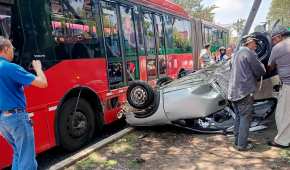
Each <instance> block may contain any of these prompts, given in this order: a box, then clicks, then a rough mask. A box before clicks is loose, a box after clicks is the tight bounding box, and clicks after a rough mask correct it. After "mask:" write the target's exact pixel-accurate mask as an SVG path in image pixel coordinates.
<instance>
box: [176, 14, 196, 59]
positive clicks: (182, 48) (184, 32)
mask: <svg viewBox="0 0 290 170" xmlns="http://www.w3.org/2000/svg"><path fill="white" fill-rule="evenodd" d="M173 44H174V53H177V54H178V53H191V52H192V48H191V27H190V22H189V21H187V20H183V19H179V18H174V22H173Z"/></svg>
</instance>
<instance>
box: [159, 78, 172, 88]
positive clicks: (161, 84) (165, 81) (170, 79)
mask: <svg viewBox="0 0 290 170" xmlns="http://www.w3.org/2000/svg"><path fill="white" fill-rule="evenodd" d="M172 81H173V79H172V78H171V77H162V78H160V79H158V80H157V82H156V85H157V86H159V87H161V86H164V85H166V84H168V83H170V82H172Z"/></svg>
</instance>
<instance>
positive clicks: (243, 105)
mask: <svg viewBox="0 0 290 170" xmlns="http://www.w3.org/2000/svg"><path fill="white" fill-rule="evenodd" d="M253 104H254V98H253V97H252V96H250V95H249V96H247V97H245V98H243V99H241V100H239V101H235V102H232V105H233V109H234V112H235V114H236V119H235V129H234V135H235V145H237V146H240V147H242V148H245V147H247V145H248V137H249V129H250V124H251V120H252V114H253V112H254V106H253Z"/></svg>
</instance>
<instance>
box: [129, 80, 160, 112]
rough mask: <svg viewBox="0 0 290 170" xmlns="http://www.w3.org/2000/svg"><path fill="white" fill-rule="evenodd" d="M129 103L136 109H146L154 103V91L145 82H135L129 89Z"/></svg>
mask: <svg viewBox="0 0 290 170" xmlns="http://www.w3.org/2000/svg"><path fill="white" fill-rule="evenodd" d="M127 101H128V103H129V104H130V105H131V106H132V107H134V108H136V109H146V108H147V107H149V106H150V105H151V104H152V103H153V102H154V91H153V89H152V87H150V85H149V84H147V83H146V82H144V81H133V82H132V83H130V85H129V87H128V89H127Z"/></svg>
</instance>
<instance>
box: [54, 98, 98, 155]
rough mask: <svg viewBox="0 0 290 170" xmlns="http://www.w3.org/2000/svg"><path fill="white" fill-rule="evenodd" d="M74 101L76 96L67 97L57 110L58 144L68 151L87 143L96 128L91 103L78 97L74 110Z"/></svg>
mask: <svg viewBox="0 0 290 170" xmlns="http://www.w3.org/2000/svg"><path fill="white" fill-rule="evenodd" d="M76 103H77V98H76V97H74V98H70V99H68V100H67V101H65V102H64V103H63V105H62V107H61V109H60V112H59V114H60V117H59V122H58V123H59V125H58V127H59V139H60V145H61V147H62V148H64V149H65V150H68V151H74V150H76V149H79V148H80V147H82V146H83V145H85V144H87V143H88V142H89V141H90V140H91V139H92V137H93V136H94V133H95V130H96V119H95V113H94V111H93V109H92V107H91V105H90V104H89V103H88V102H87V101H86V100H85V99H83V98H80V99H79V101H78V105H77V109H76V112H74V110H75V106H76Z"/></svg>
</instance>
